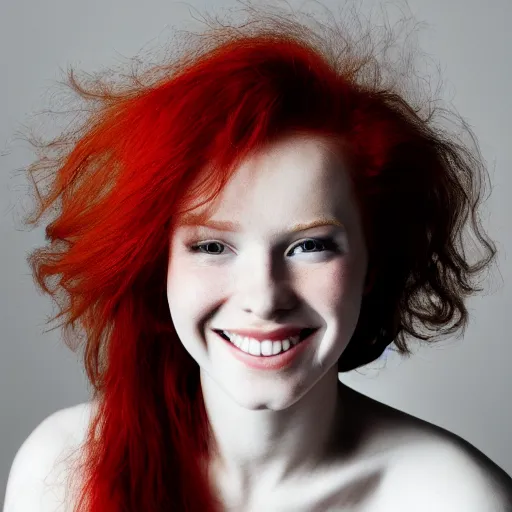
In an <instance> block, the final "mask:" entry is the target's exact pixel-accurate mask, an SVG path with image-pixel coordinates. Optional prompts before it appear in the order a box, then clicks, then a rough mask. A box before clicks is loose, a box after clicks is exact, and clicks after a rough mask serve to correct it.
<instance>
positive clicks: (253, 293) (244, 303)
mask: <svg viewBox="0 0 512 512" xmlns="http://www.w3.org/2000/svg"><path fill="white" fill-rule="evenodd" d="M237 280H238V286H237V288H238V290H239V296H240V301H241V308H242V309H243V310H244V311H245V312H246V313H252V314H253V315H254V316H257V317H260V318H262V319H270V318H273V317H275V316H276V315H277V314H278V312H282V311H288V310H291V309H293V308H294V307H295V306H296V303H297V295H296V293H295V291H294V289H293V286H292V285H291V284H290V280H289V276H288V272H287V269H286V266H285V265H284V264H282V262H281V264H280V262H276V261H273V260H272V257H271V256H264V257H263V258H255V259H253V260H252V261H251V264H249V265H246V266H245V267H244V269H241V272H240V273H239V274H238V275H237Z"/></svg>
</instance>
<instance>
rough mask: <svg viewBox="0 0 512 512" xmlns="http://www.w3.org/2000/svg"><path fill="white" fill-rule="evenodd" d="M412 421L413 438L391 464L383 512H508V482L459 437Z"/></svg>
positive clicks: (511, 495) (511, 484)
mask: <svg viewBox="0 0 512 512" xmlns="http://www.w3.org/2000/svg"><path fill="white" fill-rule="evenodd" d="M411 419H412V421H413V423H414V424H416V425H417V437H416V438H415V437H414V436H411V439H416V440H415V441H413V442H411V443H410V444H409V445H407V446H403V447H402V449H401V450H397V452H396V456H395V458H394V459H393V458H392V459H391V460H390V465H389V471H388V475H387V478H386V485H384V486H383V493H382V494H381V496H380V500H379V505H380V506H381V507H382V510H383V511H384V510H391V509H390V508H389V507H391V506H392V505H393V507H394V508H393V509H394V510H416V511H418V512H423V511H425V512H426V511H430V510H436V511H438V512H444V511H446V512H448V511H450V512H456V511H461V512H463V511H464V512H512V478H511V477H510V476H509V475H508V474H507V473H506V472H505V471H504V470H503V469H502V468H501V467H500V466H498V465H497V464H496V463H495V462H494V461H492V460H491V459H490V458H489V457H487V456H486V455H485V454H484V453H482V452H481V451H480V450H478V449H477V448H476V447H475V446H473V445H472V444H471V443H469V442H468V441H466V440H465V439H463V438H461V437H460V436H457V435H456V434H454V433H452V432H449V431H448V430H445V429H443V428H441V427H438V426H435V425H432V424H430V423H428V422H423V421H422V420H419V419H418V418H414V417H411ZM375 510H379V511H380V510H381V509H380V508H376V509H375Z"/></svg>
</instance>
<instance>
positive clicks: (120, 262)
mask: <svg viewBox="0 0 512 512" xmlns="http://www.w3.org/2000/svg"><path fill="white" fill-rule="evenodd" d="M249 4H250V3H248V4H246V8H245V9H242V12H245V14H246V19H244V20H243V21H240V23H231V24H229V23H226V22H221V21H219V20H218V19H212V18H211V17H209V16H208V21H209V23H208V26H209V30H205V31H204V32H202V33H201V34H190V33H188V35H184V34H181V36H180V37H177V38H176V41H175V42H174V43H173V45H172V47H170V48H169V49H170V50H171V51H174V52H175V55H174V56H171V57H169V56H166V57H165V60H164V62H163V63H161V64H151V65H150V66H149V69H147V70H142V71H141V70H137V66H134V68H132V73H131V74H129V75H126V74H124V73H123V70H121V71H119V72H118V77H116V78H115V79H112V78H111V77H112V75H115V73H113V69H112V68H110V69H108V70H104V71H103V72H100V73H98V74H97V75H96V77H94V78H92V79H90V80H87V79H86V78H85V77H83V79H79V78H78V76H77V73H76V72H75V70H73V69H72V68H70V69H69V70H68V73H67V81H66V82H65V83H64V85H66V86H67V87H68V88H69V89H70V90H71V91H72V93H73V94H74V95H75V96H76V97H77V98H78V100H79V101H80V102H81V107H80V108H79V110H78V113H79V115H78V116H77V118H76V120H75V121H76V122H75V123H73V124H71V125H70V126H69V127H68V129H67V130H63V131H62V132H60V133H59V134H58V135H57V136H56V137H55V138H53V139H51V140H49V141H41V140H40V139H38V138H37V137H36V136H32V135H31V136H29V138H28V140H29V142H31V144H32V145H33V147H34V148H35V150H36V153H37V158H36V160H35V161H34V162H33V163H32V164H31V165H30V166H29V167H28V168H27V169H26V172H27V175H28V177H29V178H30V179H31V181H32V184H33V186H34V190H35V192H36V194H34V200H35V201H34V203H35V205H34V207H33V211H32V212H31V213H30V215H29V216H28V217H27V218H26V219H25V221H24V223H25V224H26V225H30V226H36V225H38V224H40V223H41V221H42V217H43V215H44V214H47V215H48V216H50V219H49V222H48V223H47V224H46V227H45V234H46V240H47V242H48V243H47V245H45V246H44V247H41V248H38V249H36V250H34V251H33V252H32V253H31V254H30V256H29V257H28V258H27V261H28V263H29V265H30V267H31V269H32V272H33V276H34V281H35V283H36V286H37V287H38V288H39V289H40V290H42V291H43V292H44V293H46V294H48V295H49V296H50V297H51V298H52V299H53V300H54V301H55V302H56V303H57V305H58V308H59V311H58V314H57V315H55V317H54V318H52V320H57V319H59V318H62V319H63V321H62V323H61V324H60V325H58V326H57V327H62V328H63V334H64V340H65V343H66V344H67V345H68V346H69V347H70V348H71V349H72V350H76V349H77V347H78V346H81V347H82V348H83V360H84V365H85V369H86V372H87V376H88V379H89V382H90V383H91V386H92V389H93V402H94V403H96V404H97V405H98V408H97V412H96V413H95V415H94V417H93V421H92V423H91V426H90V429H89V431H88V437H87V441H86V443H85V444H84V446H83V448H82V455H83V460H82V462H81V463H80V465H79V466H78V465H77V467H76V478H77V479H78V477H80V478H81V479H83V480H84V482H83V486H82V485H80V489H81V490H80V499H79V500H77V504H76V508H75V509H74V512H79V511H82V512H85V511H90V512H99V511H104V510H108V511H109V512H113V511H114V510H116V511H119V512H121V511H126V510H155V511H156V510H170V509H172V510H180V511H185V510H211V511H213V510H216V509H217V507H219V503H218V502H217V497H216V496H215V492H214V490H213V489H212V488H211V485H210V483H209V480H208V470H207V461H208V457H209V453H210V452H209V449H210V439H211V431H210V428H209V422H208V418H207V415H206V411H205V408H204V402H203V398H202V393H201V389H200V385H199V368H198V365H197V364H196V363H195V361H194V360H193V359H192V358H191V356H190V355H189V354H188V352H187V351H186V350H185V349H184V347H183V346H182V344H181V342H180V340H179V339H178V336H177V334H176V332H175V330H174V327H173V324H172V320H171V317H170V313H169V308H168V304H167V300H166V275H167V264H168V260H169V250H170V246H169V237H170V236H171V234H172V230H173V227H174V226H175V223H176V222H177V220H178V219H179V216H180V215H182V214H183V213H185V212H186V211H189V209H190V205H191V203H192V202H193V201H194V200H195V199H197V198H199V197H204V196H207V198H208V199H207V200H208V201H210V200H214V199H215V198H216V197H217V196H218V195H219V193H220V192H221V191H222V189H223V187H224V185H225V184H226V183H227V181H228V180H229V178H230V177H231V176H232V174H233V172H235V170H236V168H237V166H238V165H239V164H240V163H241V162H242V161H243V160H244V159H245V158H247V157H248V156H249V155H250V154H251V153H252V152H254V151H258V150H259V149H261V148H264V147H266V146H267V145H268V144H269V143H271V142H275V141H277V140H278V139H279V138H281V137H285V136H289V135H291V134H305V135H320V136H322V137H325V138H326V139H328V140H329V141H332V143H333V144H334V147H336V148H339V151H340V152H342V153H343V155H344V156H346V157H347V158H348V159H349V161H350V166H349V174H350V178H351V180H352V183H353V184H354V190H355V192H356V196H357V200H358V205H359V206H360V208H361V213H362V216H363V220H364V222H363V225H364V233H365V238H366V241H367V244H368V247H369V275H371V276H373V277H372V278H371V283H370V286H368V293H366V294H365V296H364V297H363V301H362V305H361V312H360V317H359V321H358V324H357V327H356V330H355V332H354V334H353V336H352V338H351V340H350V342H349V344H348V346H347V348H346V350H345V351H344V352H343V354H342V356H341V358H340V360H339V362H338V369H339V371H340V372H347V371H350V370H353V369H356V368H359V367H361V366H364V365H366V364H368V363H370V362H372V361H374V360H376V359H378V358H379V357H380V356H381V355H382V353H383V352H384V350H385V349H386V348H387V347H388V346H389V345H390V344H391V343H392V342H394V344H395V346H396V349H397V350H396V351H397V352H398V353H399V354H400V355H402V356H404V357H408V356H410V354H411V350H410V346H409V343H408V341H407V338H408V337H409V338H416V339H419V340H423V341H426V342H428V343H434V342H435V341H437V340H438V339H439V338H440V337H441V336H445V335H448V334H453V333H457V332H459V331H462V332H464V330H465V328H466V325H467V323H468V311H467V308H466V305H465V300H466V298H467V297H469V296H470V295H471V294H473V293H475V292H476V291H481V288H477V287H476V285H475V284H474V283H473V281H474V280H475V279H476V278H477V277H478V276H479V274H480V273H481V272H482V271H483V270H484V269H485V268H487V267H488V266H489V265H490V263H491V262H492V260H493V259H494V258H495V254H496V248H495V245H494V243H493V242H492V241H491V240H490V239H489V238H488V237H487V235H486V234H485V233H484V231H483V229H482V227H481V225H480V220H479V217H478V214H477V210H478V206H479V204H480V202H481V197H480V196H481V192H482V178H485V176H486V168H485V165H484V163H483V160H482V157H481V155H480V152H479V150H478V144H477V142H476V137H475V136H474V134H473V133H472V131H471V129H470V128H469V127H468V125H467V123H465V122H464V121H463V120H462V118H460V117H459V116H458V115H457V114H456V113H454V112H453V111H450V110H449V109H446V108H442V107H439V106H435V107H433V104H434V103H435V102H439V99H438V98H433V97H430V96H429V95H428V94H426V95H424V96H423V97H422V93H424V92H425V91H423V90H422V87H421V85H422V82H421V80H418V81H416V82H414V81H413V78H414V77H415V76H416V75H415V73H414V70H413V69H412V60H411V54H412V53H414V52H412V51H411V53H410V54H402V62H401V63H400V62H398V63H397V62H394V61H393V62H391V61H388V60H387V58H388V54H389V53H391V52H392V51H393V49H396V45H395V43H396V39H397V37H398V36H399V35H400V34H396V33H395V32H394V30H393V29H392V28H391V27H390V26H389V25H386V26H384V27H381V28H382V32H381V34H380V37H379V33H378V31H376V25H374V24H373V23H372V20H371V19H368V20H364V19H363V15H362V13H361V12H359V11H358V10H357V8H356V9H352V10H350V11H348V12H346V13H345V14H343V22H342V20H338V22H336V21H334V23H332V20H335V16H332V13H331V16H328V17H327V18H326V20H325V21H324V22H322V23H319V22H316V21H315V20H314V18H313V17H311V16H308V15H306V14H305V13H303V14H302V15H300V14H299V13H296V12H294V13H289V12H286V11H284V10H282V9H280V8H277V7H270V6H267V7H265V8H264V7H263V6H258V8H253V7H251V6H250V5H249ZM301 18H307V19H304V20H303V21H301ZM408 21H410V18H409V19H406V20H405V22H408ZM401 22H404V20H401V21H400V22H399V23H398V24H397V25H398V26H399V25H400V23H401ZM338 23H339V24H338ZM365 23H366V25H365ZM410 35H411V34H408V36H407V41H408V43H409V44H410V43H411V38H410ZM404 48H405V49H406V48H407V46H402V49H404ZM413 49H414V48H413ZM132 62H133V64H137V62H139V64H140V61H137V59H136V58H135V59H133V61H132ZM146 62H147V60H146ZM429 92H431V91H429ZM447 119H452V120H454V121H456V124H458V126H459V127H460V128H461V131H462V132H463V133H464V134H466V135H469V141H470V142H471V144H467V143H465V142H463V140H462V139H461V138H460V137H459V136H458V135H456V134H455V133H454V132H451V131H450V130H448V129H446V127H445V126H444V124H443V123H444V122H445V121H446V120H447ZM45 175H46V177H47V179H48V186H47V188H46V189H45V190H43V187H41V186H40V184H39V181H40V180H36V179H35V178H34V177H39V176H41V177H43V176H45ZM195 206H197V205H195ZM466 225H469V226H470V227H472V228H473V229H474V231H475V233H476V239H477V241H478V243H479V244H480V245H481V246H482V247H483V249H484V256H483V257H482V258H481V259H480V260H478V261H477V262H476V263H474V264H470V263H469V262H468V260H467V256H466V252H465V247H464V243H463V239H462V231H463V228H464V227H465V226H466ZM52 279H55V283H54V285H53V286H52V285H51V284H50V281H51V280H52ZM57 327H55V328H57ZM52 330H53V329H52ZM80 330H81V331H82V332H83V333H84V342H83V343H81V342H80V339H79V336H80V335H79V331H80ZM424 330H426V331H427V332H424ZM429 332H430V334H429ZM76 342H78V343H76ZM148 433H150V435H148Z"/></svg>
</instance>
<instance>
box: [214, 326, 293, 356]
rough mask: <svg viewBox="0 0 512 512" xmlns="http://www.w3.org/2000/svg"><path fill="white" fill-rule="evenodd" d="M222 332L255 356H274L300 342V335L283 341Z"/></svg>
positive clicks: (240, 347)
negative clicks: (256, 338) (257, 338)
mask: <svg viewBox="0 0 512 512" xmlns="http://www.w3.org/2000/svg"><path fill="white" fill-rule="evenodd" d="M222 333H223V334H224V335H225V336H226V337H227V338H228V339H229V340H230V341H231V343H233V344H234V345H236V346H237V347H238V348H239V349H240V350H242V351H244V352H247V353H248V354H251V355H254V356H273V355H276V354H279V353H281V352H285V351H286V350H289V349H290V348H291V347H294V346H295V345H297V343H299V339H300V336H299V335H297V336H291V337H289V338H286V339H284V340H281V341H272V340H264V341H258V340H255V339H254V338H247V337H245V336H239V335H238V334H233V333H230V332H228V331H222Z"/></svg>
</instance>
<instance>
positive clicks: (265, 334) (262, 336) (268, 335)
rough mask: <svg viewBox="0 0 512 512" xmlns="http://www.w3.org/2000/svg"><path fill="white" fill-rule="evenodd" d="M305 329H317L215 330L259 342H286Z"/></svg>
mask: <svg viewBox="0 0 512 512" xmlns="http://www.w3.org/2000/svg"><path fill="white" fill-rule="evenodd" d="M304 329H316V328H315V327H297V326H285V327H280V328H279V329H274V330H272V331H259V330H255V329H214V330H215V331H227V332H230V333H233V334H238V335H239V336H247V337H248V338H254V339H256V340H259V341H264V340H271V341H276V340H284V339H286V338H289V337H290V336H296V335H298V334H300V332H301V331H303V330H304Z"/></svg>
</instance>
